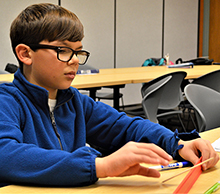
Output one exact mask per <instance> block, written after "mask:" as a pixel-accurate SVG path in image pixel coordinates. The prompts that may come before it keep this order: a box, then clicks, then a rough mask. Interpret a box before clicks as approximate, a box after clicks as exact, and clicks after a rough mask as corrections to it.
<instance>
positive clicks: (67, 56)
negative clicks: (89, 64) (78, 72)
mask: <svg viewBox="0 0 220 194" xmlns="http://www.w3.org/2000/svg"><path fill="white" fill-rule="evenodd" d="M28 46H29V47H30V48H31V49H32V50H33V51H36V50H37V49H52V50H55V51H56V52H57V59H58V60H60V61H62V62H69V61H70V60H71V59H72V57H73V55H76V57H77V58H78V59H79V65H84V64H85V63H86V61H87V60H88V58H89V55H90V53H89V52H88V51H84V50H79V51H75V50H73V49H71V48H69V47H65V46H52V45H45V44H30V45H28Z"/></svg>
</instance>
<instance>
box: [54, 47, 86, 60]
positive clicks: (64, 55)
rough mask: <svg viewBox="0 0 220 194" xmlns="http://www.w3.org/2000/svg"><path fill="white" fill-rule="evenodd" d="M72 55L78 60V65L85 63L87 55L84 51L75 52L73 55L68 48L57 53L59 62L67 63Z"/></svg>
mask: <svg viewBox="0 0 220 194" xmlns="http://www.w3.org/2000/svg"><path fill="white" fill-rule="evenodd" d="M74 54H75V55H76V57H77V58H78V59H79V64H84V63H85V62H86V60H87V57H88V54H87V53H86V52H85V51H77V52H75V53H74V52H73V51H72V50H71V49H69V48H60V49H59V51H58V58H59V60H61V61H69V60H71V58H72V57H73V55H74Z"/></svg>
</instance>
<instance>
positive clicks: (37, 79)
mask: <svg viewBox="0 0 220 194" xmlns="http://www.w3.org/2000/svg"><path fill="white" fill-rule="evenodd" d="M40 44H45V45H52V46H65V47H69V48H72V49H73V50H75V51H78V50H81V49H82V43H81V42H80V41H78V42H70V41H64V42H61V41H53V42H48V41H41V42H40ZM30 54H31V55H30V56H31V59H32V64H31V66H30V67H29V68H31V71H28V72H29V75H25V76H26V78H27V79H28V81H29V82H31V83H33V84H35V85H38V86H41V87H44V88H45V89H47V90H48V91H49V95H50V96H49V97H50V98H55V96H54V95H53V94H56V92H57V90H58V89H67V88H69V87H70V85H71V83H72V81H73V79H74V78H75V76H76V72H77V70H78V67H79V64H78V63H79V60H78V58H77V57H76V56H75V55H74V56H73V57H72V59H71V60H70V61H69V62H62V61H60V60H58V59H57V52H56V51H55V50H52V49H38V50H36V51H35V52H34V51H33V50H30ZM51 95H53V96H51Z"/></svg>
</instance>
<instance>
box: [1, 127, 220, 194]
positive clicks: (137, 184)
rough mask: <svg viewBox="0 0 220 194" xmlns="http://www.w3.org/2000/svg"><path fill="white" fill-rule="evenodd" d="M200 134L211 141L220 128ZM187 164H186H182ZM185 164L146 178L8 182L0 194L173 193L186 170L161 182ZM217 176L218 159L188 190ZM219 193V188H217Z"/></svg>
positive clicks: (207, 184) (219, 171)
mask: <svg viewBox="0 0 220 194" xmlns="http://www.w3.org/2000/svg"><path fill="white" fill-rule="evenodd" d="M200 135H201V137H202V138H204V139H208V140H210V141H211V142H214V141H215V140H216V139H218V138H219V137H220V128H217V129H213V130H210V131H206V132H202V133H200ZM219 154H220V153H219ZM186 168H188V167H186ZM186 168H180V169H173V170H167V171H163V172H161V177H160V178H159V179H157V178H148V177H142V176H130V177H121V178H103V179H99V181H98V182H97V183H95V184H93V185H90V186H86V187H77V188H53V187H50V188H47V187H31V186H15V185H10V186H6V187H2V188H0V193H1V194H20V193H22V194H26V193H27V194H29V193H31V194H35V193H36V194H41V193H47V194H50V193H51V194H52V193H53V194H56V193H57V194H62V193H65V194H66V193H68V194H71V193H74V194H84V193H85V194H90V193H93V194H94V193H104V194H112V193H115V194H118V193H126V194H130V193H131V194H134V193H135V194H140V193H141V194H144V193H151V194H152V193H169V194H170V193H173V191H174V190H175V189H176V188H177V186H178V185H179V184H180V182H181V181H182V180H183V178H184V177H185V176H186V175H187V173H185V174H182V175H180V176H178V177H176V178H174V179H172V180H170V181H168V182H166V183H165V184H161V182H162V181H163V180H165V179H167V178H169V177H171V176H173V175H175V174H176V173H179V172H181V171H184V170H185V169H186ZM219 180H220V162H218V163H217V164H216V166H215V167H213V168H212V169H209V170H206V171H204V172H202V174H201V175H200V177H199V178H198V180H197V181H196V183H195V184H194V185H193V187H192V189H191V190H190V192H189V193H192V194H194V193H203V192H205V191H206V190H207V189H208V188H209V187H211V186H212V185H213V184H214V183H215V182H217V181H219ZM218 193H220V191H219V192H218Z"/></svg>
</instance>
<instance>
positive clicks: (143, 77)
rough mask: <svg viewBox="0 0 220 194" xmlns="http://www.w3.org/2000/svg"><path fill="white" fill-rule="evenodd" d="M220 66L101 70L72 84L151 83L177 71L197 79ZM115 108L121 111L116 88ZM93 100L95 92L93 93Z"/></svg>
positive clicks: (89, 86) (79, 77) (81, 86)
mask: <svg viewBox="0 0 220 194" xmlns="http://www.w3.org/2000/svg"><path fill="white" fill-rule="evenodd" d="M219 69H220V66H219V65H199V66H198V65H196V66H194V68H167V66H154V67H152V66H150V67H129V68H116V69H100V73H99V74H94V75H77V76H76V78H75V80H74V81H73V83H72V86H74V87H76V88H79V89H81V88H92V87H102V86H109V85H120V84H131V83H144V82H149V81H151V80H153V79H155V78H157V77H159V76H161V75H164V74H168V73H171V72H176V71H185V72H186V73H187V76H186V78H185V79H195V78H197V77H200V76H201V75H204V74H207V73H209V72H212V71H215V70H219ZM113 92H114V108H116V109H117V110H118V109H119V88H117V87H115V88H114V91H113ZM91 97H93V99H94V98H95V92H94V91H93V96H91Z"/></svg>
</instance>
